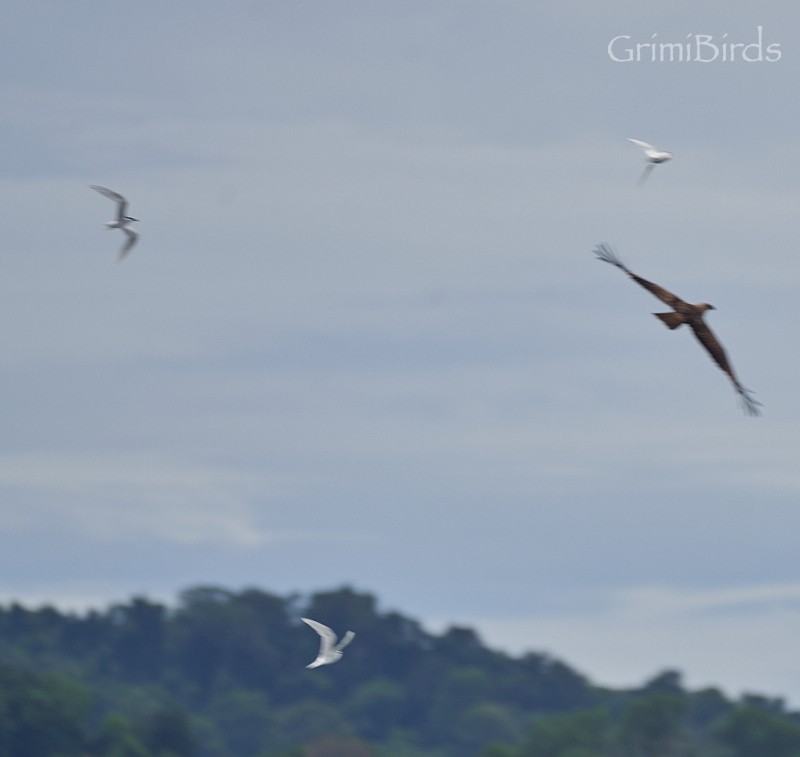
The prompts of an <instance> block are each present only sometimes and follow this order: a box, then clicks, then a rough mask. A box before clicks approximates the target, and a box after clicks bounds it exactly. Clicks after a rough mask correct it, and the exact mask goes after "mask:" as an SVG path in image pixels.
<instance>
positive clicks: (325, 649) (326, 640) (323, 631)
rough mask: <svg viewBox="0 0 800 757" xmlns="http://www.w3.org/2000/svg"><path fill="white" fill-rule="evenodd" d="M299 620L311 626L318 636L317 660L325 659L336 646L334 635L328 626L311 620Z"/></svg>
mask: <svg viewBox="0 0 800 757" xmlns="http://www.w3.org/2000/svg"><path fill="white" fill-rule="evenodd" d="M300 620H302V621H303V623H305V624H306V625H309V626H311V627H312V628H313V629H314V630H315V631H316V632H317V633H318V634H319V636H320V642H319V657H318V658H317V659H320V658H322V657H325V656H326V655H327V654H328V653H329V652H330V651H331V650H332V649H333V647H334V645H335V644H336V634H335V633H334V632H333V630H332V629H330V628H328V626H324V625H322V623H319V622H317V621H316V620H311V618H300Z"/></svg>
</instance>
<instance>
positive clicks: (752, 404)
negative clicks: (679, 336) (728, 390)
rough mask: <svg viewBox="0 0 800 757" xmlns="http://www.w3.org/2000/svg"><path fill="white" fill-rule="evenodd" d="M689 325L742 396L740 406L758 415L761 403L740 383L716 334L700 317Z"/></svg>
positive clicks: (751, 413)
mask: <svg viewBox="0 0 800 757" xmlns="http://www.w3.org/2000/svg"><path fill="white" fill-rule="evenodd" d="M690 326H691V327H692V331H693V332H694V335H695V336H696V337H697V341H698V342H700V344H702V345H703V347H705V349H706V352H708V354H709V355H711V358H712V360H713V361H714V362H715V363H716V364H717V365H718V366H719V367H720V368H721V369H722V370H723V371H725V373H727V374H728V377H729V378H730V380H731V382H732V383H733V386H734V388H735V389H736V391H737V392H738V393H739V396H740V397H741V398H742V407H743V408H744V410H745V412H746V413H747V414H748V415H760V414H761V412H760V410H759V409H758V408H759V406H760V405H761V403H760V402H759V401H758V400H757V399H755V397H753V396H752V395H751V392H750V391H749V390H748V389H745V388H744V387H743V386H742V384H741V383H740V381H739V379H738V378H737V376H736V374H735V373H734V371H733V368H732V367H731V364H730V361H729V360H728V355H727V353H726V352H725V348H724V347H723V346H722V344H721V343H720V341H719V339H717V336H716V334H715V333H714V332H713V331H712V330H711V329H710V328H709V327H708V325H707V324H706V323H705V321H703V320H700V319H697V320H695V321H693V322H692V323H691V324H690Z"/></svg>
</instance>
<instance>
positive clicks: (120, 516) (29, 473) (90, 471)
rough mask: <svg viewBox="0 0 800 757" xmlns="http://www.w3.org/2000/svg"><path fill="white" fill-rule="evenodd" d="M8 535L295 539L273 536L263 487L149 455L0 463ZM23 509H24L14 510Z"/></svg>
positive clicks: (254, 541)
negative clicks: (261, 511) (262, 502)
mask: <svg viewBox="0 0 800 757" xmlns="http://www.w3.org/2000/svg"><path fill="white" fill-rule="evenodd" d="M0 488H2V489H5V490H6V492H7V494H6V497H5V501H6V505H5V506H4V507H3V520H4V527H5V529H6V530H7V531H8V530H11V529H15V530H20V531H22V530H28V529H32V528H43V527H44V526H45V524H52V523H57V524H61V525H62V526H63V527H64V528H66V529H67V530H72V529H75V530H78V531H80V532H82V533H83V534H84V535H87V536H90V537H92V538H94V539H97V540H102V541H107V540H131V539H140V538H143V537H149V538H155V539H157V540H160V541H168V542H174V543H178V544H197V543H201V542H219V543H226V542H227V543H232V544H236V545H239V546H242V547H257V546H259V545H262V544H264V543H265V542H267V541H274V540H284V539H292V538H297V537H298V534H296V533H292V532H290V531H284V530H278V531H272V530H269V529H266V528H264V527H263V525H262V524H261V523H260V522H259V520H258V518H257V517H256V514H255V511H254V508H253V507H252V501H253V499H254V497H255V493H256V491H258V493H259V495H260V497H262V498H268V497H269V496H270V493H271V492H270V487H269V484H268V482H267V481H266V480H263V479H259V478H258V477H255V476H252V475H243V474H238V473H233V472H230V471H225V470H222V469H219V468H213V467H209V466H201V465H199V464H193V465H187V464H181V463H175V462H170V461H168V460H164V459H160V458H158V457H155V456H153V455H150V454H141V455H137V454H122V453H120V454H113V455H103V454H99V455H98V454H96V455H88V454H87V455H78V454H66V453H65V454H51V455H47V454H27V455H25V454H18V455H5V456H3V457H2V458H0ZM17 495H18V496H19V499H20V500H23V501H25V502H26V503H27V504H26V506H25V507H20V506H19V505H16V504H15V505H12V504H10V503H12V502H15V501H18V500H17Z"/></svg>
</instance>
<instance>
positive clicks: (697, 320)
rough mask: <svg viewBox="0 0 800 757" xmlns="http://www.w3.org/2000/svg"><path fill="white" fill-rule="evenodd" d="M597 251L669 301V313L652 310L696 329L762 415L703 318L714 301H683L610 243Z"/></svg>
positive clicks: (745, 401)
mask: <svg viewBox="0 0 800 757" xmlns="http://www.w3.org/2000/svg"><path fill="white" fill-rule="evenodd" d="M594 254H595V255H597V257H598V258H600V260H602V261H603V262H605V263H611V265H615V266H616V267H617V268H619V269H620V270H622V271H624V272H625V273H627V274H628V276H630V277H631V278H632V279H633V280H634V281H635V282H636V283H637V284H639V285H640V286H643V287H644V288H645V289H646V290H647V291H648V292H650V293H651V294H654V295H655V296H656V297H658V299H659V300H661V302H663V303H665V304H666V305H669V306H670V307H671V308H672V312H669V313H653V315H654V316H655V317H656V318H659V319H660V320H661V321H662V322H663V323H664V325H665V326H666V327H667V328H668V329H677V328H678V327H679V326H682V325H683V324H684V323H685V324H686V325H687V326H688V327H689V328H690V329H691V330H692V331H693V332H694V335H695V336H696V337H697V340H698V341H699V342H700V344H702V345H703V347H704V348H705V349H706V351H707V352H708V354H709V355H711V358H712V360H713V361H714V362H715V363H716V364H717V365H718V366H719V367H720V368H721V369H722V370H723V371H725V373H727V374H728V377H729V378H730V380H731V381H732V382H733V386H734V388H735V389H736V391H737V392H738V393H739V396H740V397H741V398H742V407H743V408H744V410H745V412H746V413H747V414H748V415H760V414H761V413H760V411H759V409H758V408H759V406H760V405H761V403H760V402H758V400H756V399H755V398H753V397H752V396H751V392H750V391H749V390H748V389H745V388H744V387H743V386H742V385H741V383H740V382H739V379H738V378H736V374H735V373H734V372H733V368H732V367H731V364H730V361H729V360H728V356H727V355H726V354H725V350H724V349H723V347H722V345H721V344H720V343H719V340H718V339H717V337H716V336H715V335H714V332H713V331H712V330H711V329H710V328H708V326H707V325H706V322H705V321H704V320H703V313H705V312H706V310H714V309H715V308H714V306H713V305H709V304H708V303H707V302H701V303H699V304H697V305H690V304H689V303H688V302H684V301H683V300H682V299H681V298H680V297H676V296H675V295H674V294H672V292H668V291H667V290H666V289H662V288H661V287H660V286H658V284H653V283H652V282H650V281H647V280H646V279H643V278H641V277H640V276H637V275H636V274H635V273H634V272H633V271H631V270H630V269H629V268H627V267H626V266H625V264H624V263H623V262H622V261H621V260H620V259H619V258H618V257H617V255H616V253H615V252H614V251H613V250H612V249H611V247H609V246H608V245H607V244H599V245H597V246H596V247H595V248H594Z"/></svg>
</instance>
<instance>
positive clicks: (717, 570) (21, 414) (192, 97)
mask: <svg viewBox="0 0 800 757" xmlns="http://www.w3.org/2000/svg"><path fill="white" fill-rule="evenodd" d="M2 16H3V23H2V24H0V70H2V71H3V76H2V79H0V86H1V87H2V91H1V92H0V94H1V95H2V102H3V109H2V117H1V118H0V140H2V144H3V149H2V151H0V200H1V201H2V207H3V213H2V216H3V224H2V236H3V254H2V258H1V259H0V322H2V328H1V329H0V362H1V365H0V370H1V371H2V381H3V401H2V404H0V413H2V415H0V428H2V447H0V503H1V506H2V523H3V527H2V529H1V530H0V566H2V576H3V579H4V580H3V582H2V585H0V598H3V599H5V600H10V599H17V600H25V601H28V602H39V601H44V600H47V601H55V602H59V603H61V604H63V605H71V606H76V605H77V606H83V605H85V604H86V603H98V602H99V603H105V602H107V601H111V600H117V599H125V598H127V597H129V596H130V595H131V594H133V593H144V594H146V595H148V596H151V597H154V598H163V599H171V598H174V596H175V593H176V592H177V591H178V590H180V589H182V588H185V587H187V586H190V585H196V584H198V583H213V584H222V585H225V586H228V587H231V588H241V587H244V586H252V585H255V586H259V587H263V588H265V589H267V590H271V591H276V592H281V593H283V592H288V591H291V590H299V591H304V592H305V591H312V590H317V589H326V588H333V587H336V586H339V585H342V584H343V583H348V584H352V585H353V586H355V587H356V588H359V589H362V590H367V591H372V592H374V593H376V594H377V595H378V596H379V597H380V598H381V601H382V602H383V603H384V606H386V607H392V608H396V609H399V610H401V611H402V612H404V613H408V614H410V615H412V616H414V617H417V618H419V619H421V620H422V621H423V622H425V623H426V624H428V625H429V627H431V628H440V627H442V626H443V625H444V624H448V623H469V624H474V625H475V626H476V627H477V628H478V629H479V630H480V631H481V633H482V635H483V637H484V639H485V640H486V641H487V642H488V643H490V644H492V645H494V646H497V647H502V648H505V649H509V650H512V651H515V652H516V651H521V650H523V649H534V650H540V651H541V650H544V651H549V652H552V653H553V654H555V655H557V656H558V657H561V658H563V659H564V660H566V661H567V662H568V663H570V664H572V665H574V666H575V667H577V668H578V669H579V670H582V671H584V672H585V673H587V674H589V675H591V676H592V677H594V678H596V679H597V680H599V681H601V682H603V683H607V684H634V683H639V682H641V681H643V680H645V679H646V678H648V677H650V676H651V675H653V674H655V673H657V672H659V671H660V670H662V669H664V668H666V667H677V668H680V669H682V670H683V671H684V672H685V674H686V679H687V681H688V683H689V684H690V685H693V686H696V685H701V684H706V683H717V684H720V685H722V686H724V687H725V688H726V690H727V691H729V692H730V693H738V692H739V691H741V690H745V689H746V690H751V691H753V690H755V691H760V692H763V693H768V694H783V695H786V696H788V697H790V698H791V699H792V701H793V702H794V703H800V659H799V658H798V656H797V646H798V645H797V640H798V637H800V564H799V562H798V546H797V544H798V533H800V460H799V459H798V458H799V457H800V455H799V454H798V453H799V452H800V393H799V392H798V384H799V383H800V360H798V357H797V344H798V336H797V329H798V321H800V297H798V291H800V250H798V244H797V237H798V228H800V220H799V218H800V216H798V207H800V172H798V168H800V150H799V149H798V133H797V132H798V123H800V107H799V106H798V101H797V97H796V92H797V82H798V80H799V79H798V77H799V76H800V64H799V63H798V51H800V6H797V4H795V3H791V2H788V1H786V0H784V1H783V2H766V3H756V2H741V1H740V2H730V1H727V0H726V1H725V2H723V1H722V0H719V2H709V1H707V2H702V1H701V2H688V1H683V0H678V1H677V2H673V3H669V4H667V5H665V4H664V3H662V2H642V0H629V1H623V0H616V1H615V0H610V1H609V2H604V3H597V2H593V1H590V0H585V1H579V0H578V1H574V2H533V0H530V1H529V2H512V1H511V0H507V1H505V2H503V1H501V2H494V1H492V2H490V1H489V0H485V1H483V2H468V1H467V2H447V1H444V0H443V1H437V2H428V1H427V0H426V1H425V2H413V1H408V0H402V1H400V0H396V1H395V2H377V1H376V0H372V1H369V2H367V1H364V2H355V1H350V0H341V1H331V0H318V1H316V2H305V1H304V0H291V2H289V1H288V0H287V1H286V2H269V1H267V2H264V1H261V0H259V1H258V2H255V1H253V2H233V3H220V2H198V1H197V0H192V2H189V1H188V0H184V1H181V0H176V1H175V2H170V3H165V2H156V1H155V0H142V1H141V2H138V3H136V4H134V5H132V4H130V3H121V2H113V1H112V2H108V1H107V0H104V2H99V1H97V2H95V1H94V0H87V1H86V2H81V3H72V2H67V1H66V0H64V1H62V2H55V1H52V2H46V1H43V2H37V3H28V2H21V0H17V1H14V0H12V2H8V3H6V4H5V5H4V9H3V11H2ZM758 27H761V35H762V41H763V47H764V53H766V47H767V45H770V44H773V45H778V49H779V50H780V59H779V60H773V61H767V60H763V61H761V62H757V61H753V62H746V61H744V60H741V51H742V48H741V47H739V48H737V49H736V52H738V53H739V54H740V57H739V58H738V59H737V60H736V61H734V62H722V61H721V60H717V61H713V62H709V63H704V62H701V61H697V60H692V61H688V62H687V61H684V62H677V61H674V62H663V63H661V62H656V63H653V62H650V61H649V60H647V59H644V60H640V61H638V62H637V61H631V62H627V63H619V62H614V61H613V60H611V58H610V57H609V54H608V45H609V42H610V41H611V40H612V39H613V38H614V37H617V36H619V35H627V36H629V37H630V41H631V44H637V43H638V44H646V43H651V42H653V41H654V40H655V41H656V42H659V43H660V42H665V43H670V42H681V43H682V44H684V45H686V44H691V43H692V42H693V41H696V40H697V37H696V36H695V35H710V37H711V39H712V40H713V42H714V44H726V45H728V44H740V45H741V44H751V43H753V42H754V41H755V40H757V38H758V34H759V32H758ZM653 35H656V36H655V37H653ZM724 35H727V36H724ZM641 49H642V50H644V51H647V50H648V49H649V48H641ZM710 49H711V48H710V47H708V46H706V47H704V48H701V53H702V54H701V55H700V57H704V56H705V57H707V54H708V51H709V50H710ZM726 49H727V48H726ZM750 53H751V57H753V56H754V55H755V54H754V51H753V48H751V49H750ZM695 57H697V56H696V55H695ZM756 57H757V56H756ZM645 58H646V55H645ZM628 137H636V138H639V139H644V140H647V141H650V142H653V143H654V144H656V145H657V146H659V147H661V148H663V149H668V150H671V151H672V152H673V153H674V155H675V158H674V160H673V161H672V162H671V163H667V164H665V165H663V166H658V167H656V170H655V171H654V172H653V174H652V175H651V177H650V179H649V181H648V182H647V183H646V184H645V185H644V186H643V187H641V188H638V187H637V186H636V182H637V179H638V178H639V174H640V173H641V170H642V167H643V160H642V156H641V154H640V152H639V150H638V149H637V148H636V147H634V146H633V145H631V144H629V143H628V142H626V138H628ZM89 184H100V185H104V186H108V187H111V188H113V189H116V190H117V191H119V192H122V193H123V194H125V195H126V196H127V197H128V198H129V199H130V201H131V207H130V212H131V213H132V215H134V216H136V217H137V218H140V219H141V223H140V224H138V227H139V230H140V232H141V238H140V242H139V244H138V245H137V247H135V248H134V250H133V252H132V253H131V254H130V256H129V257H128V258H127V259H126V260H125V261H124V262H123V263H122V264H121V265H119V266H116V265H114V263H113V261H114V258H115V256H116V251H117V249H118V248H119V246H120V244H121V242H122V235H121V234H120V233H119V232H117V231H106V230H104V228H103V225H102V224H103V222H104V221H106V220H108V219H110V218H112V217H113V212H114V208H113V205H112V203H111V202H109V201H108V200H107V199H105V198H104V197H102V196H101V195H99V194H97V193H95V192H92V191H91V190H90V189H89V188H88V185H89ZM601 241H607V242H609V243H611V244H612V245H614V246H615V247H616V248H617V250H618V252H619V253H620V255H621V256H622V257H623V259H624V260H625V261H626V262H627V263H628V265H629V266H630V267H631V268H632V269H633V270H634V271H636V272H637V273H639V274H641V275H642V276H645V277H646V278H649V279H652V280H654V281H657V282H659V283H660V284H662V285H664V286H666V287H668V288H669V289H671V290H672V291H674V292H676V293H677V294H678V295H680V296H682V297H685V298H686V299H688V300H690V301H709V302H711V303H713V304H714V305H715V306H716V308H717V310H716V311H714V312H713V313H710V314H709V316H708V321H709V323H710V325H711V326H712V328H713V329H714V330H715V331H716V333H717V334H718V335H719V337H720V339H721V341H722V342H723V343H724V344H725V346H726V347H727V349H728V351H729V354H730V356H731V359H732V361H733V363H734V366H735V368H736V370H737V371H738V373H739V375H740V377H741V379H742V381H743V383H744V384H745V385H746V386H748V387H750V388H752V389H753V390H755V391H756V396H757V397H758V398H759V399H760V400H761V401H762V402H763V403H764V416H763V417H762V418H757V419H753V418H748V417H747V416H745V415H744V414H743V413H742V412H741V410H740V409H739V407H738V405H737V400H736V395H735V394H734V392H733V389H732V388H731V386H730V383H729V382H728V380H727V377H726V376H725V375H724V374H723V373H722V372H721V371H719V370H718V369H717V368H716V367H715V366H714V365H713V364H712V363H711V361H710V360H709V358H708V356H707V355H706V354H704V353H703V351H702V350H701V349H700V347H699V346H698V345H697V343H696V342H695V340H694V339H693V337H692V335H691V334H690V333H688V332H685V330H680V331H677V332H674V333H670V332H668V331H667V330H666V329H665V328H664V327H663V326H662V325H661V324H660V323H659V322H658V321H657V320H656V319H655V318H653V317H652V315H650V313H651V312H653V311H654V310H658V309H663V306H662V305H661V304H660V303H658V302H657V301H656V300H655V299H654V298H653V297H652V296H651V295H649V294H648V293H647V292H645V291H644V290H642V289H640V288H638V287H637V286H635V284H633V283H632V282H630V281H629V280H628V279H627V278H626V277H625V276H624V275H623V274H622V273H621V272H620V271H618V270H616V269H614V268H612V267H611V266H608V265H605V264H602V263H600V262H598V261H596V260H595V259H594V257H593V255H592V247H593V246H594V245H595V244H596V243H598V242H601ZM355 630H357V629H355Z"/></svg>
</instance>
